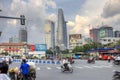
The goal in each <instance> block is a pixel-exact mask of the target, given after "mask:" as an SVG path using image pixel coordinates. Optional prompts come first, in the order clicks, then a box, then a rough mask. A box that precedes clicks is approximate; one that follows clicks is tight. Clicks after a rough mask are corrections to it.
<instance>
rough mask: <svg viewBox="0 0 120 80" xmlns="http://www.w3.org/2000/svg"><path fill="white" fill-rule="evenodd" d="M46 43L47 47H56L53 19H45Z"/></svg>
mask: <svg viewBox="0 0 120 80" xmlns="http://www.w3.org/2000/svg"><path fill="white" fill-rule="evenodd" d="M44 28H45V44H46V45H47V49H49V48H53V49H54V48H55V24H54V22H53V21H50V20H46V21H45V26H44Z"/></svg>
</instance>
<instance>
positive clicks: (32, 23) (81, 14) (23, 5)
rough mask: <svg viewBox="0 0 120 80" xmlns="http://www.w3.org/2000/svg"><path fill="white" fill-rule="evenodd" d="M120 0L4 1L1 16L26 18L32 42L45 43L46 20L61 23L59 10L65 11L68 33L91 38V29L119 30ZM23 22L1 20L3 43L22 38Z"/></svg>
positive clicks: (0, 7) (1, 2)
mask: <svg viewBox="0 0 120 80" xmlns="http://www.w3.org/2000/svg"><path fill="white" fill-rule="evenodd" d="M119 3H120V0H0V9H2V12H0V15H5V16H15V17H19V16H20V15H21V14H23V15H25V17H26V25H25V26H26V27H27V29H28V42H29V43H43V42H44V31H43V30H44V21H45V20H46V19H50V20H52V21H54V22H55V23H56V24H57V12H58V8H62V9H63V13H64V17H65V20H66V21H68V23H67V29H68V34H73V33H79V34H82V35H83V36H89V29H90V28H97V27H100V26H101V25H102V23H103V24H104V25H109V26H112V27H113V28H114V29H115V30H119V29H118V28H119V25H120V23H119V22H120V11H119V10H120V9H119V8H120V4H119ZM20 27H24V26H21V25H20V21H19V20H8V19H0V30H1V31H2V32H3V33H2V36H1V39H0V42H8V39H9V38H10V37H12V36H18V30H19V28H20Z"/></svg>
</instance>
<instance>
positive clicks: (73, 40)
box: [69, 34, 83, 51]
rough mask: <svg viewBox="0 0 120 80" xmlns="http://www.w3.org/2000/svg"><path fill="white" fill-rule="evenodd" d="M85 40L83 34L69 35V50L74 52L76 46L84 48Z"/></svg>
mask: <svg viewBox="0 0 120 80" xmlns="http://www.w3.org/2000/svg"><path fill="white" fill-rule="evenodd" d="M82 45H83V40H82V36H81V34H70V35H69V50H70V51H72V50H73V49H74V48H75V47H76V46H82Z"/></svg>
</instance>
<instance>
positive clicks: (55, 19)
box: [47, 13, 57, 22]
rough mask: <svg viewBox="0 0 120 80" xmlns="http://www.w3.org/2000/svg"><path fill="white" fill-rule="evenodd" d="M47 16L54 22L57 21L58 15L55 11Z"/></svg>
mask: <svg viewBox="0 0 120 80" xmlns="http://www.w3.org/2000/svg"><path fill="white" fill-rule="evenodd" d="M47 18H48V19H49V20H51V21H53V22H56V21H57V15H56V14H54V13H52V14H50V15H49V16H48V17H47Z"/></svg>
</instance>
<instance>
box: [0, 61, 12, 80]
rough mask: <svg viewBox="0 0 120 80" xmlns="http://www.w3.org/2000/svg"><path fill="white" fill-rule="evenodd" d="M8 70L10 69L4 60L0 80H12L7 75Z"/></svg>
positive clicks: (1, 63)
mask: <svg viewBox="0 0 120 80" xmlns="http://www.w3.org/2000/svg"><path fill="white" fill-rule="evenodd" d="M8 68H9V67H8V65H7V63H6V62H5V61H4V60H3V61H2V62H0V80H10V78H9V77H8V75H7V72H8Z"/></svg>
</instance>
